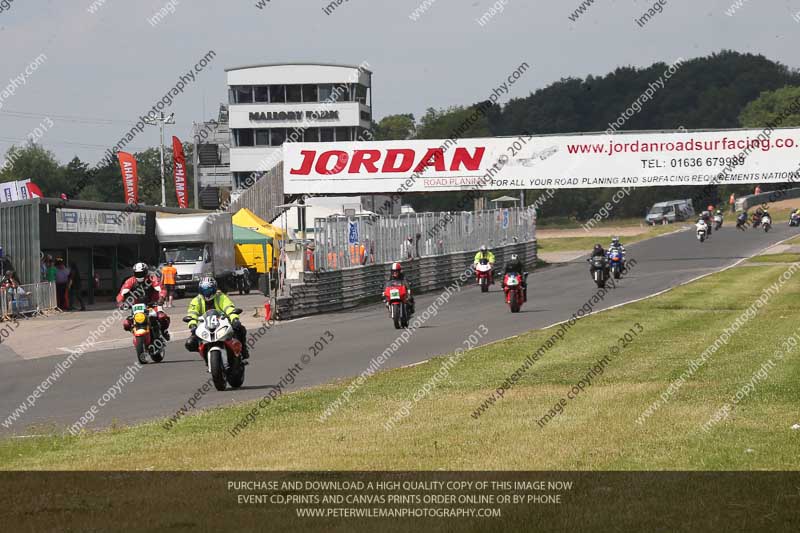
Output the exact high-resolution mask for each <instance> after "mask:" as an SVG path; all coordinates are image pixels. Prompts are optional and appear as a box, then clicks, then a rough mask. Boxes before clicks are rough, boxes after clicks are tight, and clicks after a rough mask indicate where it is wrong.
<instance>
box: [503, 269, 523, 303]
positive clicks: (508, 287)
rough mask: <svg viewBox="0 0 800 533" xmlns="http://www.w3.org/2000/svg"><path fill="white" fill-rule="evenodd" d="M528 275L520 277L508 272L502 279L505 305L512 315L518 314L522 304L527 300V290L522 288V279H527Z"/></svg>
mask: <svg viewBox="0 0 800 533" xmlns="http://www.w3.org/2000/svg"><path fill="white" fill-rule="evenodd" d="M527 277H528V273H527V272H525V273H523V274H522V275H519V274H517V273H516V272H509V273H508V274H506V275H505V277H504V278H503V291H504V292H505V295H506V303H507V304H508V306H509V307H510V308H511V312H512V313H519V310H520V308H521V307H522V304H523V303H525V302H526V301H527V300H528V298H527V294H526V293H527V290H525V289H523V288H522V283H523V280H524V279H527Z"/></svg>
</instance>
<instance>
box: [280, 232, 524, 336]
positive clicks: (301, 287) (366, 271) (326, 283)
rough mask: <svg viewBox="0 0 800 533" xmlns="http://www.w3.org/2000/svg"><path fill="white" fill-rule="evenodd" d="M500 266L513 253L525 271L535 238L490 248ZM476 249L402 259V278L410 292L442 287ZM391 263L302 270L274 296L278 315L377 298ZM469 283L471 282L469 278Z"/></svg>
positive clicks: (304, 313) (347, 306)
mask: <svg viewBox="0 0 800 533" xmlns="http://www.w3.org/2000/svg"><path fill="white" fill-rule="evenodd" d="M493 252H494V254H495V257H496V263H495V268H496V269H500V268H502V267H503V265H504V264H505V263H506V261H507V260H508V258H509V257H510V256H511V254H517V255H519V256H520V259H521V260H522V261H523V262H524V263H525V265H526V266H527V267H528V269H529V270H531V269H533V268H534V266H535V264H536V260H537V255H536V240H533V241H530V242H525V243H518V244H511V245H507V246H502V247H498V248H495V249H494V250H493ZM475 253H476V251H472V252H458V253H453V254H447V255H440V256H433V257H422V258H418V259H413V260H408V261H403V262H402V265H403V269H404V271H405V273H406V278H407V279H408V281H409V282H410V283H411V287H412V289H413V290H414V293H416V294H419V293H424V292H430V291H435V290H438V289H443V288H445V287H447V286H448V285H450V284H451V283H453V282H454V281H455V280H457V279H458V277H459V276H460V275H461V274H462V273H463V272H464V271H465V270H466V269H467V268H469V266H470V265H471V264H472V262H473V259H474V257H475ZM390 267H391V263H385V264H380V265H369V266H362V267H353V268H346V269H344V270H336V271H328V272H315V273H310V272H305V273H304V280H303V283H302V284H298V285H293V286H291V288H290V294H289V296H288V297H279V298H278V299H277V307H278V309H277V311H278V318H279V319H280V320H287V319H291V318H298V317H302V316H308V315H314V314H318V313H329V312H332V311H342V310H345V309H352V308H354V307H358V306H359V305H363V304H366V303H375V302H378V301H380V300H381V296H382V294H383V287H384V283H385V282H386V280H387V279H388V278H389V269H390ZM470 283H474V281H473V280H471V281H470Z"/></svg>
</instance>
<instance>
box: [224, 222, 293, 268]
mask: <svg viewBox="0 0 800 533" xmlns="http://www.w3.org/2000/svg"><path fill="white" fill-rule="evenodd" d="M233 224H234V225H235V226H239V227H242V228H247V229H249V230H251V231H255V232H256V233H260V234H261V235H266V236H267V237H270V238H271V239H273V240H274V241H282V240H284V233H283V230H282V229H281V228H279V227H277V226H273V225H272V224H270V223H269V222H267V221H266V220H264V219H263V218H261V217H259V216H258V215H256V214H255V213H253V212H252V211H250V210H249V209H246V208H245V209H240V210H239V211H238V212H237V213H236V214H235V215H233ZM261 249H262V248H261V246H258V245H254V244H237V245H236V261H237V263H238V264H242V265H245V266H248V267H250V268H255V269H258V272H259V273H261V274H264V261H263V259H261V258H260V257H258V256H260V253H261V252H260V251H259V250H261ZM273 257H274V255H273V252H272V243H270V244H267V270H272V259H273Z"/></svg>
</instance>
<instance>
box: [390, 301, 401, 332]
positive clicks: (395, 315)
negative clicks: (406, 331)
mask: <svg viewBox="0 0 800 533" xmlns="http://www.w3.org/2000/svg"><path fill="white" fill-rule="evenodd" d="M400 315H401V313H400V308H399V306H397V305H393V306H392V321H393V322H394V329H400V328H402V327H403V319H402V317H401V316H400Z"/></svg>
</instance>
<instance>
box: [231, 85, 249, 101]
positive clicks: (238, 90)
mask: <svg viewBox="0 0 800 533" xmlns="http://www.w3.org/2000/svg"><path fill="white" fill-rule="evenodd" d="M233 103H234V104H252V103H253V88H252V87H251V86H249V85H247V86H243V85H242V86H237V87H233Z"/></svg>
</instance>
